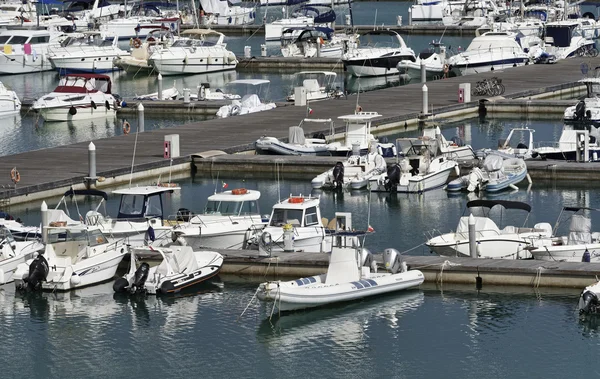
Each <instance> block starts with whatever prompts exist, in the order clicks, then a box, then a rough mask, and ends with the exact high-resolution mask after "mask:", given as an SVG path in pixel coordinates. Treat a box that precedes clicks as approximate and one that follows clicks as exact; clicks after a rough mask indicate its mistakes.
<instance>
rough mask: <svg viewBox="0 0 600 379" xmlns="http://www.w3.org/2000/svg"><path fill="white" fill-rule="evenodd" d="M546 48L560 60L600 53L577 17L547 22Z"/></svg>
mask: <svg viewBox="0 0 600 379" xmlns="http://www.w3.org/2000/svg"><path fill="white" fill-rule="evenodd" d="M594 38H595V37H594ZM544 50H545V51H546V52H547V53H548V54H550V55H552V56H554V57H556V59H558V60H560V59H566V58H571V57H579V56H586V55H590V56H596V55H598V50H596V48H595V42H594V40H593V39H592V37H591V36H590V35H587V36H586V33H585V32H584V30H583V29H582V24H581V22H580V21H579V20H577V19H569V20H564V21H555V22H548V23H546V29H545V38H544Z"/></svg>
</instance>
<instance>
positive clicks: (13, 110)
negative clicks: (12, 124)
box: [0, 82, 21, 117]
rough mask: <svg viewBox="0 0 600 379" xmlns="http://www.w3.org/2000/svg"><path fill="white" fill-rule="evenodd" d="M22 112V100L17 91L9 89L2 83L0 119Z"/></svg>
mask: <svg viewBox="0 0 600 379" xmlns="http://www.w3.org/2000/svg"><path fill="white" fill-rule="evenodd" d="M20 111H21V100H20V99H19V96H17V93H16V92H15V91H11V90H9V89H7V88H6V87H5V86H4V84H3V83H2V82H0V117H3V116H10V115H14V114H18V113H19V112H20Z"/></svg>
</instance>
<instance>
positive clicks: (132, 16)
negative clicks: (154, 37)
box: [99, 1, 181, 40]
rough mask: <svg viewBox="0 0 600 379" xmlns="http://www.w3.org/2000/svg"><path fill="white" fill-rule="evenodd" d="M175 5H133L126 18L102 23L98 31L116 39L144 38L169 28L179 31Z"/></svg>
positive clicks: (150, 2)
mask: <svg viewBox="0 0 600 379" xmlns="http://www.w3.org/2000/svg"><path fill="white" fill-rule="evenodd" d="M175 7H176V4H173V3H166V2H162V3H157V2H153V1H149V2H140V3H138V4H135V5H134V6H133V7H132V8H131V10H130V12H129V14H128V16H127V17H124V18H115V19H112V20H108V21H105V22H103V23H102V24H101V25H100V29H99V30H100V31H101V32H105V33H112V34H114V35H116V36H117V37H118V39H120V40H123V39H130V38H144V37H146V36H147V35H148V33H150V31H152V30H156V29H161V28H169V29H170V30H171V32H173V33H175V32H177V31H179V26H180V23H181V18H180V16H179V14H177V12H176V10H175Z"/></svg>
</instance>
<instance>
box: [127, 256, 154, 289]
mask: <svg viewBox="0 0 600 379" xmlns="http://www.w3.org/2000/svg"><path fill="white" fill-rule="evenodd" d="M149 272H150V265H149V264H148V263H146V262H144V263H142V264H141V265H140V267H138V269H137V270H135V275H134V276H133V283H131V286H130V287H129V291H130V292H132V293H133V292H137V291H139V290H140V289H142V288H144V283H146V279H148V273H149Z"/></svg>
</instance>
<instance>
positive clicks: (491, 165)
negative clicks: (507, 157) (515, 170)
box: [483, 154, 504, 172]
mask: <svg viewBox="0 0 600 379" xmlns="http://www.w3.org/2000/svg"><path fill="white" fill-rule="evenodd" d="M503 163H504V158H502V157H500V156H498V155H495V154H490V155H488V156H487V157H485V160H484V161H483V168H484V169H485V171H487V172H493V171H498V170H500V169H502V164H503Z"/></svg>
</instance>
